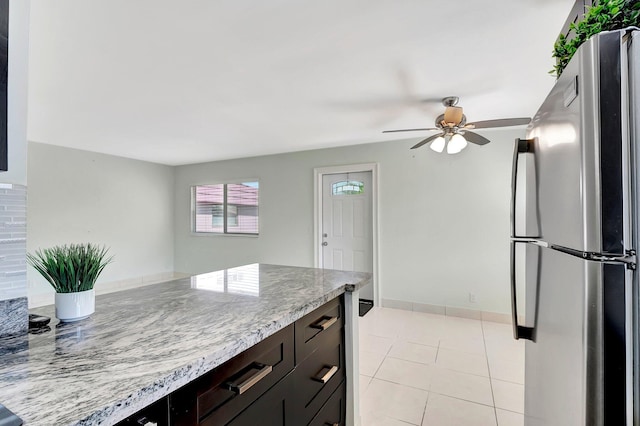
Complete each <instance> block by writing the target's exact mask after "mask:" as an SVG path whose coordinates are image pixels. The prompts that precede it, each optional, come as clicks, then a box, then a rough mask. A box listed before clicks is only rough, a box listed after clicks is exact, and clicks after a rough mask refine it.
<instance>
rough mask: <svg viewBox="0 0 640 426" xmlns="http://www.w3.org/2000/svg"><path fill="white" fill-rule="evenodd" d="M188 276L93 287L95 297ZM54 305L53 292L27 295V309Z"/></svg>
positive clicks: (159, 276) (152, 277)
mask: <svg viewBox="0 0 640 426" xmlns="http://www.w3.org/2000/svg"><path fill="white" fill-rule="evenodd" d="M188 276H190V275H189V274H185V273H182V272H160V273H157V274H149V275H142V276H140V277H135V278H129V279H126V280H120V281H111V282H106V283H98V284H96V286H95V291H96V295H101V294H108V293H115V292H116V291H123V290H130V289H132V288H137V287H144V286H147V285H152V284H158V283H162V282H166V281H172V280H176V279H180V278H185V277H188ZM54 303H55V292H54V291H53V289H51V292H46V293H35V294H29V309H31V308H38V307H40V306H47V305H53V304H54Z"/></svg>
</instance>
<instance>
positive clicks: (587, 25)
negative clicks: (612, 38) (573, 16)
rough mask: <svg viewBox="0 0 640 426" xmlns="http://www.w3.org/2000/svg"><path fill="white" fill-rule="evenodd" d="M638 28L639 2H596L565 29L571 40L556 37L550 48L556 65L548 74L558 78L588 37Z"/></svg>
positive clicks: (608, 0) (634, 0)
mask: <svg viewBox="0 0 640 426" xmlns="http://www.w3.org/2000/svg"><path fill="white" fill-rule="evenodd" d="M638 25H640V1H639V0H600V1H598V2H597V3H596V4H595V5H594V6H592V7H590V8H589V9H588V10H587V12H586V13H585V14H584V17H583V19H581V20H580V21H578V22H574V23H572V24H571V25H570V26H569V28H570V30H571V32H572V33H573V37H571V38H569V37H567V36H565V35H563V34H560V37H558V40H557V41H556V43H555V45H554V46H553V57H554V58H555V59H556V65H555V66H554V68H553V70H551V71H550V73H551V74H552V75H555V76H556V77H560V74H562V71H564V69H565V67H566V66H567V64H568V63H569V60H570V59H571V58H572V57H573V54H574V53H576V50H578V47H580V45H582V43H584V42H585V41H587V40H588V39H589V38H591V36H593V35H595V34H598V33H600V32H602V31H612V30H621V29H624V28H627V27H630V26H638Z"/></svg>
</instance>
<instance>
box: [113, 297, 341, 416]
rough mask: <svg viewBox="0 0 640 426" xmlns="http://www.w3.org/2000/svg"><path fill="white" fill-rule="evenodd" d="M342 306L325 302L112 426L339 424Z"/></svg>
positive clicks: (337, 303)
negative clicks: (147, 425) (150, 425)
mask: <svg viewBox="0 0 640 426" xmlns="http://www.w3.org/2000/svg"><path fill="white" fill-rule="evenodd" d="M342 300H343V298H342V296H341V297H338V298H336V299H334V300H332V301H330V302H328V303H326V304H325V305H323V306H321V307H320V308H318V309H316V310H314V311H313V312H311V313H310V314H308V315H305V316H304V317H303V318H301V319H299V320H298V321H296V322H295V323H294V324H291V325H289V326H288V327H286V328H284V329H282V330H280V331H278V332H277V333H275V334H274V335H272V336H270V337H268V338H266V339H265V340H263V341H262V342H260V343H258V344H257V345H255V346H253V347H251V348H249V349H247V350H246V351H244V352H243V353H241V354H240V355H237V356H235V357H234V358H232V359H231V360H229V361H227V362H225V363H224V364H223V365H221V366H219V367H217V368H215V369H214V370H212V371H210V372H208V373H206V374H204V375H203V376H201V377H199V378H198V379H196V380H194V381H193V382H191V383H189V384H187V385H185V386H183V387H182V388H180V389H178V390H177V391H175V392H173V393H172V394H170V395H169V396H167V397H165V398H163V399H162V400H160V401H158V402H156V403H154V404H153V405H151V406H149V407H147V408H145V409H144V410H142V411H140V412H139V413H137V414H136V415H135V416H131V417H129V418H128V419H126V420H124V421H123V422H121V423H119V424H118V425H145V424H147V423H145V421H148V422H150V424H157V425H158V426H164V425H176V426H187V425H188V426H193V425H199V426H214V425H215V426H221V425H227V426H249V425H252V426H253V425H260V426H284V425H296V426H297V425H307V424H309V425H326V424H329V425H344V419H345V405H344V403H345V398H346V393H345V348H344V323H345V321H344V303H343V301H342ZM140 422H142V423H140Z"/></svg>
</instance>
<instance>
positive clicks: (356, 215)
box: [321, 172, 373, 300]
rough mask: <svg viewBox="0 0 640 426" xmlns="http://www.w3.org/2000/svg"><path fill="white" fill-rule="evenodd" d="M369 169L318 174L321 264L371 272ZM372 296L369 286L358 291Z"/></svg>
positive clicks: (371, 242) (324, 266) (365, 297)
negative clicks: (367, 170)
mask: <svg viewBox="0 0 640 426" xmlns="http://www.w3.org/2000/svg"><path fill="white" fill-rule="evenodd" d="M372 189H373V188H372V185H371V172H357V173H339V174H330V175H323V176H322V240H321V241H322V267H323V268H326V269H340V270H343V271H357V272H373V236H372V235H373V229H372V226H373V225H372V194H371V191H372ZM360 297H361V298H363V299H370V300H373V286H371V285H368V286H366V287H365V288H363V289H362V290H361V291H360Z"/></svg>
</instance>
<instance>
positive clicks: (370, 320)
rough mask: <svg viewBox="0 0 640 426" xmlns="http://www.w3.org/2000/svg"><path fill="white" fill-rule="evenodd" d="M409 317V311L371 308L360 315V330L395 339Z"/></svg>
mask: <svg viewBox="0 0 640 426" xmlns="http://www.w3.org/2000/svg"><path fill="white" fill-rule="evenodd" d="M410 319H411V312H409V311H402V310H400V309H390V308H373V309H372V310H371V311H369V313H368V314H367V315H365V316H363V317H360V332H361V333H364V334H371V335H374V336H379V337H390V338H394V339H395V338H396V337H397V336H398V334H399V332H400V330H402V329H403V328H404V327H405V324H406V323H407V322H409V320H410Z"/></svg>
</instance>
